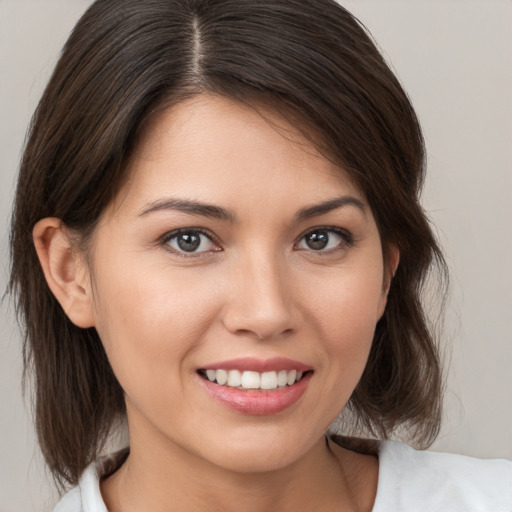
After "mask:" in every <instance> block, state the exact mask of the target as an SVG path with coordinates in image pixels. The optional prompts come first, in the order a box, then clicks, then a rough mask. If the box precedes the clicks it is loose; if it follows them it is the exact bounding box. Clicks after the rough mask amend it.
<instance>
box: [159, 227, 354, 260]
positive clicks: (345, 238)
mask: <svg viewBox="0 0 512 512" xmlns="http://www.w3.org/2000/svg"><path fill="white" fill-rule="evenodd" d="M318 232H324V233H327V234H328V235H332V234H334V235H337V236H339V237H341V238H342V242H341V243H340V244H338V246H336V247H333V248H330V249H327V250H323V249H319V250H314V249H311V248H304V249H299V250H304V251H310V252H312V253H314V254H318V255H322V254H330V253H333V252H336V251H339V250H344V249H347V248H350V247H352V246H353V245H354V243H355V240H354V237H353V235H352V234H351V233H350V232H348V231H346V230H345V229H340V228H336V227H333V226H318V227H315V228H313V229H310V230H308V231H306V232H305V233H303V234H302V235H301V236H300V237H299V238H298V241H297V242H295V244H294V246H296V245H297V244H298V243H299V242H301V241H302V240H304V239H305V238H306V237H307V236H308V235H312V234H314V233H318ZM185 234H199V235H203V236H205V237H206V238H207V239H208V240H209V241H210V242H211V243H213V244H215V245H217V246H218V245H219V242H218V239H217V237H216V236H215V235H214V234H213V233H211V232H210V231H208V230H206V229H203V228H182V229H178V230H175V231H171V232H170V233H167V234H166V235H164V236H163V237H162V239H161V242H160V243H161V245H163V246H165V248H166V250H167V251H169V252H172V253H173V254H176V255H178V256H180V257H183V258H197V257H201V256H205V255H206V254H209V253H211V252H220V251H222V249H220V248H219V249H216V250H214V251H200V252H187V251H184V250H178V249H175V248H172V247H170V245H169V242H170V241H171V240H173V239H177V238H178V237H179V236H180V235H185ZM200 243H201V242H200ZM340 246H341V247H340Z"/></svg>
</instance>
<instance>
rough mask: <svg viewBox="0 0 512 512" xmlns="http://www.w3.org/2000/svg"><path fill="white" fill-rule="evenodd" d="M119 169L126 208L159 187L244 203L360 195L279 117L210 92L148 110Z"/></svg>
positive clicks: (158, 191) (149, 196)
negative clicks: (122, 168) (125, 174)
mask: <svg viewBox="0 0 512 512" xmlns="http://www.w3.org/2000/svg"><path fill="white" fill-rule="evenodd" d="M127 171H128V176H129V179H128V180H127V183H126V186H125V187H123V190H122V191H121V193H120V194H119V197H121V198H122V205H124V206H126V207H129V208H131V209H134V208H137V204H138V203H140V201H145V202H148V201H149V202H150V201H157V200H158V199H159V198H160V196H161V195H162V194H172V195H173V196H181V197H185V198H188V199H197V200H205V201H208V202H212V201H213V202H220V203H232V204H234V203H236V202H237V201H236V200H237V199H240V200H241V203H242V204H244V205H250V204H252V203H254V202H256V203H257V202H258V201H260V204H264V203H265V202H268V201H270V199H272V198H273V199H275V200H276V201H280V202H281V204H293V203H294V202H297V203H300V202H315V201H322V200H326V199H330V198H332V197H333V196H335V195H339V194H340V193H344V194H351V195H353V196H356V197H358V198H361V199H362V198H363V194H362V193H361V192H360V191H359V190H358V188H357V187H356V185H355V184H354V182H353V180H352V179H351V178H350V176H349V175H348V174H347V173H346V171H344V170H343V169H341V168H340V167H339V166H338V165H336V164H335V163H333V162H332V161H331V160H329V159H328V158H326V157H325V156H323V155H322V154H320V152H319V151H318V150H317V148H316V147H315V145H314V144H313V143H312V142H311V141H310V140H308V139H306V138H305V137H304V135H303V134H302V133H301V131H300V130H299V129H298V128H296V127H294V126H292V125H291V124H290V123H289V122H288V121H286V120H285V119H284V118H283V117H281V116H279V115H278V114H276V113H275V112H273V111H271V110H270V109H266V108H265V107H258V108H255V107H252V106H249V105H246V104H242V103H240V102H236V101H233V100H230V99H227V98H223V97H220V96H216V95H206V94H203V95H199V96H195V97H193V98H191V99H189V100H187V101H185V102H182V103H179V104H178V105H175V106H172V107H169V108H167V109H165V110H163V111H160V112H158V113H157V114H155V115H154V117H153V118H152V119H151V120H150V122H149V123H148V124H147V126H146V127H145V129H144V131H143V133H142V135H141V137H140V139H139V142H138V144H137V146H136V148H135V150H134V152H133V153H132V157H131V159H130V161H129V164H128V169H127ZM239 202H240V201H239ZM118 203H119V201H118ZM118 206H119V204H118Z"/></svg>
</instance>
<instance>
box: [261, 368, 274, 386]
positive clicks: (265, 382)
mask: <svg viewBox="0 0 512 512" xmlns="http://www.w3.org/2000/svg"><path fill="white" fill-rule="evenodd" d="M260 387H261V389H275V388H277V373H276V372H265V373H262V374H261V384H260Z"/></svg>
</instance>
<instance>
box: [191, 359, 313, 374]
mask: <svg viewBox="0 0 512 512" xmlns="http://www.w3.org/2000/svg"><path fill="white" fill-rule="evenodd" d="M221 369H222V370H242V371H244V370H245V371H253V372H258V373H263V372H272V371H279V370H287V371H291V370H297V371H298V372H307V371H309V370H312V367H311V366H308V365H307V364H304V363H301V362H300V361H294V360H293V359H288V358H286V357H273V358H271V359H258V358H255V357H239V358H236V359H229V360H227V361H217V362H214V363H210V364H207V365H206V366H203V367H201V370H221Z"/></svg>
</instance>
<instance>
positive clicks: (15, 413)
mask: <svg viewBox="0 0 512 512" xmlns="http://www.w3.org/2000/svg"><path fill="white" fill-rule="evenodd" d="M342 3H343V4H344V5H345V6H346V7H348V8H349V10H351V11H352V12H353V13H354V14H356V16H358V17H359V18H360V19H361V21H362V22H363V23H364V24H365V25H366V26H367V27H368V28H369V30H370V31H371V32H372V34H373V36H374V37H375V39H376V40H377V42H378V44H379V46H380V47H381V48H382V49H383V51H384V54H385V56H386V57H387V59H388V60H389V62H390V63H391V64H392V66H393V68H394V69H395V70H396V73H397V74H398V76H399V78H400V80H401V81H402V83H403V84H404V86H405V89H406V90H407V91H408V93H409V95H410V97H411V99H412V101H413V103H414V105H415V107H416V109H417V112H418V115H419V118H420V120H421V122H422V125H423V128H424V133H425V138H426V143H427V148H428V157H429V175H428V180H427V182H426V186H425V192H424V196H423V203H424V206H425V208H426V210H427V211H428V213H429V215H430V217H431V219H432V220H433V222H434V223H435V225H436V226H437V232H438V235H439V238H440V240H441V243H442V245H443V247H444V249H445V251H446V256H447V260H448V263H449V266H450V269H451V280H452V285H451V287H452V291H451V302H450V304H449V305H448V306H447V308H446V314H447V320H446V328H445V333H444V337H443V343H445V344H446V346H451V347H452V348H451V351H452V357H451V364H450V369H449V374H448V390H447V400H446V411H445V422H444V427H443V431H442V434H441V436H440V438H439V440H438V441H437V442H436V444H434V446H433V447H432V449H433V450H444V451H453V452H458V453H464V454H469V455H474V456H479V457H508V458H512V438H511V436H512V434H511V433H512V371H511V363H512V323H511V317H512V270H511V265H512V236H511V227H510V224H511V219H512V200H511V191H512V149H511V146H512V99H511V91H512V30H511V27H512V2H511V1H510V0H480V1H476V0H474V1H473V0H459V1H457V0H424V1H420V0H403V1H391V0H359V1H356V0H347V1H345V2H342ZM89 4H90V1H86V0H33V1H29V0H0V223H1V225H0V230H1V231H0V234H1V236H0V262H1V266H0V288H1V289H2V291H3V290H4V289H5V286H6V280H7V274H8V248H7V247H8V224H9V212H10V208H11V205H12V197H13V194H14V182H15V176H16V172H17V167H18V161H19V157H20V151H21V148H22V145H23V141H24V135H25V131H26V128H27V125H28V123H29V119H30V116H31V114H32V112H33V110H34V108H35V106H36V104H37V101H38V99H39V97H40V95H41V92H42V89H43V87H44V85H45V83H46V81H47V79H48V77H49V74H50V72H51V70H52V68H53V66H54V64H55V62H56V59H57V56H58V54H59V51H60V48H61V47H62V45H63V43H64V42H65V39H66V37H67V35H68V33H69V31H70V30H71V28H72V26H73V25H74V23H75V22H76V20H77V19H78V17H79V16H80V15H81V13H82V12H83V11H84V10H85V8H86V7H87V6H88V5H89ZM0 336H1V338H0V340H1V343H0V512H21V511H23V512H35V511H38V512H45V511H48V510H51V508H52V506H53V504H54V503H55V500H56V495H55V493H54V491H53V489H52V485H51V482H50V479H49V478H48V476H47V475H46V474H45V470H44V465H43V464H42V462H41V456H40V454H39V453H38V449H37V446H36V444H35V440H34V432H33V429H32V427H31V419H30V406H29V405H28V404H27V403H24V401H23V399H22V395H21V385H20V381H21V350H20V336H19V333H18V329H17V327H16V325H15V322H14V315H13V311H12V306H11V305H9V301H8V299H7V300H4V302H3V303H2V305H1V311H0Z"/></svg>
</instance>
